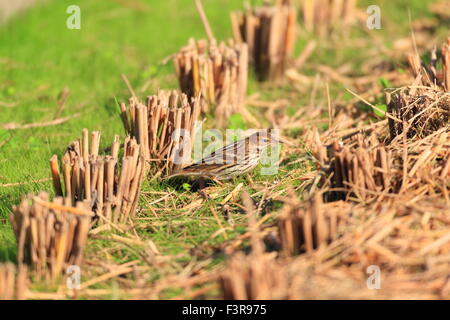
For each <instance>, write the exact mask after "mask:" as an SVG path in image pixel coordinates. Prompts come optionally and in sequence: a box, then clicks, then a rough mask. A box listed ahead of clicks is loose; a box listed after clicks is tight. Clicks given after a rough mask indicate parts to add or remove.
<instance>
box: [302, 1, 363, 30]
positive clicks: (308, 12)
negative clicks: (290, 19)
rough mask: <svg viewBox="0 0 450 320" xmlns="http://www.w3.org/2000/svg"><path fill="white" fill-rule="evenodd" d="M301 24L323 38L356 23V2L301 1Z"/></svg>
mask: <svg viewBox="0 0 450 320" xmlns="http://www.w3.org/2000/svg"><path fill="white" fill-rule="evenodd" d="M299 1H300V15H301V24H302V26H304V28H305V29H306V30H307V31H310V32H311V31H314V32H316V33H318V34H319V35H321V36H324V35H326V34H327V33H330V32H331V31H333V30H336V29H339V28H340V27H344V26H347V25H350V24H352V23H354V22H355V21H356V19H357V8H356V2H357V1H356V0H299Z"/></svg>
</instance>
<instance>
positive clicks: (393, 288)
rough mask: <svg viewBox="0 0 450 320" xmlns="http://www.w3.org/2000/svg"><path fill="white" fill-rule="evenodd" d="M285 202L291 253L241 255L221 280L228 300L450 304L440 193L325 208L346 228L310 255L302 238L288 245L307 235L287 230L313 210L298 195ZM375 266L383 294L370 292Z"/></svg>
mask: <svg viewBox="0 0 450 320" xmlns="http://www.w3.org/2000/svg"><path fill="white" fill-rule="evenodd" d="M317 199H318V198H316V200H315V201H317ZM284 202H285V206H284V208H282V209H281V212H280V215H279V217H278V221H279V226H281V225H283V227H280V228H279V229H278V232H279V238H280V241H281V243H282V247H283V249H282V250H283V251H284V250H286V249H288V251H289V252H288V253H289V255H287V254H283V255H278V256H277V255H276V254H272V253H271V254H267V253H255V252H254V248H253V246H252V253H251V254H250V255H248V256H245V255H244V254H243V253H242V252H239V253H237V254H234V255H233V256H232V257H230V259H229V260H228V263H227V265H226V267H225V269H224V270H223V271H222V272H221V273H220V276H219V285H220V287H221V290H222V293H223V296H224V298H225V299H336V298H345V299H352V298H363V299H367V298H376V299H392V298H395V299H412V298H417V299H448V298H450V285H449V282H448V275H449V270H450V260H449V259H448V257H449V254H450V233H449V230H450V220H449V218H448V214H449V213H450V204H449V203H448V202H447V201H445V200H444V199H443V198H442V197H441V196H440V195H435V196H423V197H420V196H419V197H418V196H417V195H415V194H412V195H405V196H400V195H397V196H395V197H393V198H392V197H387V198H386V197H384V198H383V196H380V197H379V198H378V199H377V201H374V202H372V203H371V204H370V205H368V204H366V203H359V204H350V203H348V202H334V203H326V204H322V206H323V207H324V209H323V213H324V215H325V213H326V212H327V210H329V211H330V212H331V211H335V213H337V214H339V213H340V214H342V215H343V216H345V218H344V219H343V220H344V221H346V223H341V224H339V223H337V224H335V225H337V226H338V227H337V228H336V229H337V230H338V232H336V233H335V234H338V235H339V236H338V237H334V238H333V239H331V238H329V239H327V241H325V242H323V243H327V245H326V246H324V245H323V246H319V248H317V249H316V250H310V251H309V252H307V251H306V250H297V252H295V250H293V248H294V247H295V245H293V243H294V241H295V240H294V241H292V242H291V243H290V245H288V246H284V243H285V240H283V239H287V238H288V237H289V236H291V237H292V235H293V234H295V230H297V235H298V234H300V233H301V232H302V231H299V229H298V227H297V228H292V227H291V228H286V226H287V220H286V213H291V214H292V212H293V211H294V210H297V212H300V211H301V210H304V211H306V210H307V209H305V208H310V204H308V203H307V204H304V205H302V204H300V203H299V200H298V199H297V198H296V197H295V196H294V195H290V196H289V197H288V198H286V199H285V200H284ZM327 205H330V207H327ZM299 207H301V209H299ZM310 210H313V209H310ZM330 216H333V213H331V214H330ZM291 221H293V220H291ZM329 225H331V224H329ZM292 226H295V224H292ZM297 226H298V224H297ZM316 230H317V229H316ZM292 238H293V237H292ZM312 238H314V237H312ZM297 239H301V238H297ZM300 241H301V240H297V243H300ZM296 247H297V248H300V249H301V248H302V247H301V245H299V244H297V245H296ZM291 253H294V254H300V255H299V256H296V257H290V255H291ZM302 253H305V254H302ZM369 266H376V267H378V268H380V272H381V279H382V280H381V288H380V289H379V290H369V288H368V285H367V284H368V282H369V281H368V280H369V279H368V278H369V276H370V274H371V273H369V272H368V271H367V270H368V267H369Z"/></svg>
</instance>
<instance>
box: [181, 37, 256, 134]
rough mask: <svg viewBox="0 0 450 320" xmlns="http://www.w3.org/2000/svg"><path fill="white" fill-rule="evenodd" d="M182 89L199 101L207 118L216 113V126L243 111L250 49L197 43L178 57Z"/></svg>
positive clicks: (232, 45)
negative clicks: (208, 114) (200, 100)
mask: <svg viewBox="0 0 450 320" xmlns="http://www.w3.org/2000/svg"><path fill="white" fill-rule="evenodd" d="M174 64H175V69H176V73H177V76H178V80H179V84H180V89H181V91H182V92H184V93H185V94H187V95H188V97H190V98H198V97H199V96H200V98H201V99H202V100H203V101H204V103H202V111H203V113H204V114H207V113H213V114H214V115H215V120H216V121H217V123H216V125H218V126H224V125H226V123H227V121H228V117H229V116H230V115H231V114H233V113H237V112H239V111H240V110H241V108H243V106H244V103H245V97H246V93H247V81H248V79H247V78H248V47H247V45H246V44H245V43H238V44H234V43H232V42H230V44H229V45H226V44H225V43H224V42H221V43H220V44H219V45H217V44H216V41H215V40H214V39H212V41H210V42H208V41H206V40H199V41H195V40H194V39H190V40H189V43H188V45H187V46H185V47H183V48H182V49H181V50H180V52H179V53H178V54H176V55H175V58H174Z"/></svg>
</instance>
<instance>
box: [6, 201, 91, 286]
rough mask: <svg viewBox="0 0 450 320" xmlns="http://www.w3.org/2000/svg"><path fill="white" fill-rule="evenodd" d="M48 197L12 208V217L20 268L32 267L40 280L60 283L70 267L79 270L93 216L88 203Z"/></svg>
mask: <svg viewBox="0 0 450 320" xmlns="http://www.w3.org/2000/svg"><path fill="white" fill-rule="evenodd" d="M71 203H72V202H71V201H70V200H69V199H64V198H62V197H56V198H54V199H53V201H51V202H50V200H49V196H48V194H47V193H45V192H42V193H40V194H39V195H38V196H34V195H28V196H27V197H26V198H24V199H23V200H22V202H21V203H20V204H19V205H18V206H14V207H13V213H12V215H11V217H10V220H11V224H12V226H13V229H14V233H15V236H16V241H17V248H18V254H17V260H18V262H19V264H22V263H26V264H29V265H30V266H31V267H32V269H33V271H34V272H35V275H36V277H37V279H43V278H45V279H46V280H54V279H57V278H58V277H59V276H60V275H61V273H63V272H64V271H65V268H66V267H67V266H69V265H78V266H80V265H81V263H82V259H83V248H84V245H85V243H86V240H87V236H88V231H89V224H90V222H91V217H92V216H93V213H92V212H91V211H90V206H89V203H87V201H84V202H77V203H76V204H75V206H72V205H71Z"/></svg>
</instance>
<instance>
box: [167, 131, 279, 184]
mask: <svg viewBox="0 0 450 320" xmlns="http://www.w3.org/2000/svg"><path fill="white" fill-rule="evenodd" d="M277 143H278V140H277V139H275V138H274V137H272V135H271V134H268V133H267V131H258V132H255V133H254V134H252V135H250V136H249V137H247V138H244V139H242V140H239V141H236V142H234V143H230V144H229V145H226V146H225V147H223V148H221V149H218V150H216V151H214V152H212V153H211V154H209V155H208V156H206V157H204V158H203V159H202V160H200V161H198V162H196V163H193V164H191V165H189V166H187V167H185V168H183V169H181V170H180V171H179V172H176V173H174V174H172V175H171V176H169V177H167V178H172V177H175V176H198V177H209V178H212V179H217V180H227V179H231V178H233V177H235V176H238V175H242V174H245V173H247V172H249V171H251V170H252V169H254V168H255V167H256V166H257V165H258V163H259V160H260V158H261V154H262V153H263V151H264V150H265V149H266V148H267V147H268V146H269V145H276V144H277Z"/></svg>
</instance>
